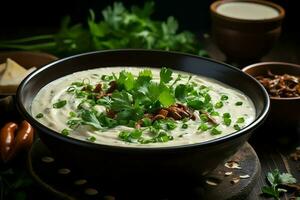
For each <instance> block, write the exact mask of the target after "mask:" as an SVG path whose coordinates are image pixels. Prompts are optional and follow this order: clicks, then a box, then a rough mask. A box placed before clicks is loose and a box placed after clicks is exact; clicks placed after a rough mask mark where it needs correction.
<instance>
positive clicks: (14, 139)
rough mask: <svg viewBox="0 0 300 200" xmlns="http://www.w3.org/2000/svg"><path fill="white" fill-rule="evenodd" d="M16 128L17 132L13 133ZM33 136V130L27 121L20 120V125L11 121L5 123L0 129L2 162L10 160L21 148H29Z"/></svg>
mask: <svg viewBox="0 0 300 200" xmlns="http://www.w3.org/2000/svg"><path fill="white" fill-rule="evenodd" d="M16 130H17V133H16V134H15V132H16ZM33 138H34V130H33V128H32V126H31V125H30V124H29V123H28V122H27V121H25V120H24V121H22V123H21V125H20V127H19V128H18V125H17V124H16V123H13V122H9V123H7V124H5V126H4V127H3V128H2V129H1V135H0V145H1V146H0V152H1V158H2V160H3V161H4V162H7V161H9V160H11V159H12V158H13V157H15V156H16V155H17V154H18V153H19V152H20V151H21V150H25V149H29V148H30V146H31V145H32V142H33Z"/></svg>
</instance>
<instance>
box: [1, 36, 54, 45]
mask: <svg viewBox="0 0 300 200" xmlns="http://www.w3.org/2000/svg"><path fill="white" fill-rule="evenodd" d="M53 38H54V35H50V34H48V35H37V36H32V37H26V38H21V39H16V40H7V41H1V42H0V43H1V44H14V43H26V42H33V41H39V40H49V39H53Z"/></svg>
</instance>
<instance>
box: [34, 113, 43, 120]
mask: <svg viewBox="0 0 300 200" xmlns="http://www.w3.org/2000/svg"><path fill="white" fill-rule="evenodd" d="M35 117H36V118H38V119H39V118H42V117H44V115H43V113H39V114H37V115H36V116H35Z"/></svg>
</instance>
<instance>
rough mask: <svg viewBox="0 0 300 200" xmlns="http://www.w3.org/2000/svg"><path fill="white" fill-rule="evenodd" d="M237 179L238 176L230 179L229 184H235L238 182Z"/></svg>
mask: <svg viewBox="0 0 300 200" xmlns="http://www.w3.org/2000/svg"><path fill="white" fill-rule="evenodd" d="M239 181H240V178H239V177H234V178H232V179H231V181H230V183H231V184H236V183H238V182H239Z"/></svg>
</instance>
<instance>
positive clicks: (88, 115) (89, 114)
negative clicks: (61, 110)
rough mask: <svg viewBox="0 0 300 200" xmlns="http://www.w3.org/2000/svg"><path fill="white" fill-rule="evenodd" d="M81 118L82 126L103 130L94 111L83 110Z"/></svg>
mask: <svg viewBox="0 0 300 200" xmlns="http://www.w3.org/2000/svg"><path fill="white" fill-rule="evenodd" d="M80 117H81V119H82V122H81V123H82V124H84V125H90V126H92V127H94V128H95V129H101V128H102V126H101V124H100V122H99V120H98V119H97V116H96V113H95V112H94V111H89V110H82V111H81V113H80Z"/></svg>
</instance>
